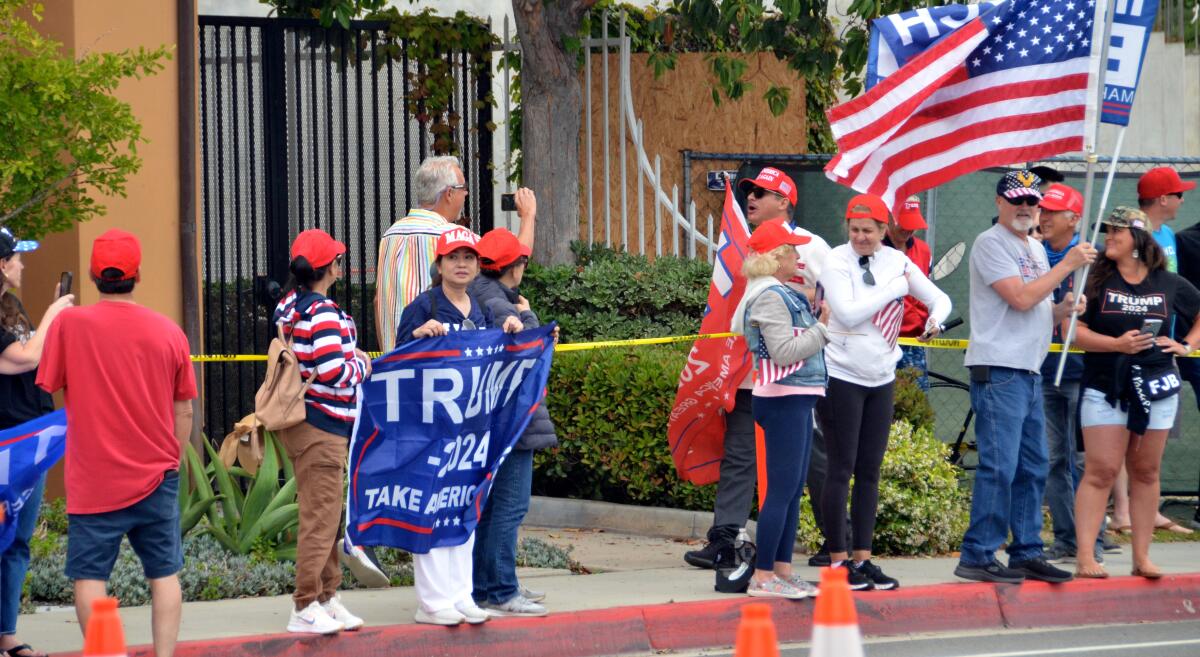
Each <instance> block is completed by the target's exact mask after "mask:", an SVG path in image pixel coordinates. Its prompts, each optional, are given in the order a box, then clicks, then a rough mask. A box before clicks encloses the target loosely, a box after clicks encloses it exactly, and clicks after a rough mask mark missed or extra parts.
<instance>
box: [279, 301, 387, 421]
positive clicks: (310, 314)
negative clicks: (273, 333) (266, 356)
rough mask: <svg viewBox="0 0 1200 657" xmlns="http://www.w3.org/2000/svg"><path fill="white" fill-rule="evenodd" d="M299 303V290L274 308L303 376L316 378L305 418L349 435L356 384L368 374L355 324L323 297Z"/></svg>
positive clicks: (308, 395) (306, 398)
mask: <svg viewBox="0 0 1200 657" xmlns="http://www.w3.org/2000/svg"><path fill="white" fill-rule="evenodd" d="M299 302H300V303H299V304H298V303H297V294H296V291H295V290H293V291H291V292H289V293H288V294H287V296H285V297H284V298H283V300H281V301H280V302H279V305H278V306H277V307H276V308H275V317H274V319H275V323H276V324H279V325H281V326H283V333H284V335H285V336H291V337H292V350H293V351H295V352H296V360H297V361H298V362H299V364H300V376H301V378H303V379H304V380H306V381H307V380H309V379H313V378H314V377H315V380H313V383H312V385H311V386H309V388H308V392H307V393H305V396H304V403H305V410H306V411H307V413H306V420H307V422H308V423H309V424H311V425H313V426H315V427H317V428H318V429H321V430H323V431H328V432H330V433H334V434H337V435H339V436H346V437H349V436H350V431H351V429H352V428H353V427H354V420H355V418H356V417H358V409H357V406H358V385H359V384H360V383H362V382H363V379H364V378H366V372H367V367H366V363H365V362H363V361H362V360H360V359H359V358H358V356H357V355H356V354H355V353H354V349H355V347H356V346H357V340H358V331H357V329H356V328H355V326H354V320H353V319H352V318H351V317H350V316H349V315H347V314H346V313H344V312H342V310H341V308H338V306H337V304H336V303H334V302H333V301H332V300H331V299H329V298H327V297H324V296H321V295H320V294H316V293H305V295H304V297H303V298H302V299H299ZM301 306H302V307H301Z"/></svg>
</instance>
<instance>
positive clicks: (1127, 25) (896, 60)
mask: <svg viewBox="0 0 1200 657" xmlns="http://www.w3.org/2000/svg"><path fill="white" fill-rule="evenodd" d="M990 4H995V3H994V2H988V1H987V0H985V1H984V2H981V3H980V4H970V5H942V6H939V7H920V8H917V9H913V10H911V11H905V12H901V13H899V14H892V15H890V16H883V17H882V18H877V19H875V20H874V21H872V22H871V40H870V46H869V50H868V55H867V80H866V83H867V88H868V89H870V88H871V87H873V86H875V84H876V83H878V82H879V81H880V80H882V79H884V78H886V77H887V76H889V75H891V74H892V73H895V72H896V71H897V70H899V69H900V67H902V66H904V65H905V64H907V63H908V61H909V60H910V59H912V58H913V57H915V56H917V55H918V54H920V53H921V52H923V51H924V50H925V49H926V48H928V47H929V46H931V45H933V44H934V43H937V42H938V41H940V40H941V39H943V38H944V37H945V36H946V35H948V34H949V33H950V32H951V31H952V30H955V29H957V28H959V27H961V26H962V25H963V24H965V23H966V22H967V21H969V20H971V19H973V18H975V17H976V16H978V15H979V12H980V10H981V9H986V8H987V7H988V5H990ZM1078 4H1079V5H1082V4H1083V2H1082V1H1081V2H1079V3H1078ZM1063 9H1064V12H1068V11H1074V10H1076V9H1077V7H1076V6H1070V7H1068V6H1066V5H1064V7H1063ZM1157 14H1158V0H1116V6H1115V7H1114V12H1113V26H1112V35H1111V38H1110V39H1109V45H1108V66H1107V71H1106V73H1105V75H1104V103H1103V105H1102V107H1101V112H1100V120H1101V121H1103V122H1104V123H1113V124H1117V125H1129V113H1130V111H1131V110H1132V109H1133V97H1134V94H1135V93H1136V92H1137V85H1138V79H1139V77H1140V76H1141V71H1142V62H1143V60H1144V59H1145V57H1146V45H1147V44H1148V43H1149V41H1150V31H1151V30H1152V29H1153V28H1154V18H1155V16H1156V15H1157ZM1056 15H1057V14H1053V15H1051V18H1053V17H1054V16H1056ZM1077 17H1078V16H1077ZM1065 18H1066V17H1065V16H1064V19H1065ZM1046 26H1047V25H1042V29H1043V35H1044V34H1045V32H1044V28H1045V27H1046ZM1031 27H1034V28H1036V27H1038V26H1037V25H1033V26H1031ZM1056 38H1057V37H1056ZM1030 41H1031V43H1032V38H1031V39H1030ZM1034 45H1041V44H1034ZM1005 47H1006V48H1007V44H1006V45H1005ZM1014 49H1015V46H1014ZM1018 54H1019V53H1018Z"/></svg>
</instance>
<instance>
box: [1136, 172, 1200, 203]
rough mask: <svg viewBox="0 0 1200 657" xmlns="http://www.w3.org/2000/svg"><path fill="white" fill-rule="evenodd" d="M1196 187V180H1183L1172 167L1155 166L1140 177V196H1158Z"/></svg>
mask: <svg viewBox="0 0 1200 657" xmlns="http://www.w3.org/2000/svg"><path fill="white" fill-rule="evenodd" d="M1195 188H1196V183H1195V182H1192V181H1185V180H1182V179H1181V178H1180V177H1179V174H1178V173H1176V172H1175V170H1174V169H1172V168H1171V167H1155V168H1153V169H1151V170H1149V171H1147V172H1146V173H1143V174H1142V177H1141V178H1138V198H1158V197H1160V196H1166V195H1167V194H1178V193H1180V192H1186V191H1188V190H1190V189H1195Z"/></svg>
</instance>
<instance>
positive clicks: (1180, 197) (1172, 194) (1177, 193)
mask: <svg viewBox="0 0 1200 657" xmlns="http://www.w3.org/2000/svg"><path fill="white" fill-rule="evenodd" d="M1168 196H1174V197H1175V198H1177V199H1180V200H1182V199H1183V192H1171V193H1170V194H1169V195H1168Z"/></svg>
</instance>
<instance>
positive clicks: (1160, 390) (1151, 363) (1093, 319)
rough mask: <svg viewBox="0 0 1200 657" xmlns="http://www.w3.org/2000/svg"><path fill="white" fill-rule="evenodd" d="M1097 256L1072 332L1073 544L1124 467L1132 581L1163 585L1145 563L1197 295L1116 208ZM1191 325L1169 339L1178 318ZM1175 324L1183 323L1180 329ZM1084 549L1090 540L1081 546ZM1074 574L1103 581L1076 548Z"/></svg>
mask: <svg viewBox="0 0 1200 657" xmlns="http://www.w3.org/2000/svg"><path fill="white" fill-rule="evenodd" d="M1101 228H1102V230H1104V231H1105V232H1106V233H1107V235H1108V237H1107V238H1106V239H1105V241H1104V253H1103V254H1102V255H1101V256H1100V257H1099V258H1098V259H1097V260H1096V265H1095V267H1094V268H1093V269H1092V273H1091V275H1090V276H1088V281H1087V288H1086V296H1087V299H1088V305H1087V311H1086V312H1084V314H1083V315H1081V316H1080V317H1079V320H1078V324H1077V325H1076V330H1077V332H1076V334H1075V340H1076V344H1077V345H1078V346H1079V347H1080V348H1081V349H1083V350H1084V352H1086V353H1084V355H1083V380H1082V382H1081V384H1080V387H1081V388H1082V389H1083V396H1082V399H1081V400H1080V402H1079V419H1080V421H1079V424H1080V426H1081V427H1082V428H1083V444H1084V448H1085V449H1084V470H1083V480H1082V481H1081V482H1080V483H1079V490H1078V491H1076V493H1075V536H1076V541H1077V543H1076V544H1077V545H1091V544H1092V543H1094V542H1095V541H1096V535H1097V534H1098V533H1099V531H1100V524H1101V522H1102V521H1103V519H1104V509H1105V505H1106V504H1107V502H1108V493H1109V491H1110V490H1112V486H1113V481H1114V480H1115V479H1116V476H1117V472H1119V471H1120V469H1121V466H1122V464H1124V465H1125V466H1126V468H1127V469H1128V471H1129V508H1130V517H1131V520H1132V525H1133V574H1134V575H1140V576H1141V577H1145V578H1147V579H1158V578H1160V577H1162V571H1161V570H1159V569H1158V567H1157V566H1155V565H1154V564H1153V563H1152V562H1151V561H1150V539H1151V538H1152V537H1153V534H1154V524H1155V515H1156V512H1157V509H1158V494H1159V469H1160V466H1161V465H1162V455H1163V449H1164V447H1165V446H1166V441H1167V432H1168V431H1169V430H1170V429H1171V426H1172V425H1173V424H1174V423H1175V414H1176V412H1178V410H1179V392H1180V391H1181V390H1182V384H1181V382H1180V378H1179V372H1178V370H1177V369H1176V368H1175V357H1176V356H1186V355H1187V354H1188V353H1190V352H1191V351H1192V346H1191V345H1194V344H1197V343H1200V291H1197V290H1196V288H1195V287H1193V286H1192V284H1191V283H1189V282H1188V281H1187V279H1185V278H1183V277H1181V276H1179V275H1177V274H1174V273H1171V272H1170V271H1167V265H1166V262H1167V257H1166V255H1165V254H1164V252H1163V250H1162V247H1160V246H1159V245H1158V243H1157V242H1155V240H1154V238H1153V236H1152V235H1151V233H1150V230H1149V221H1148V220H1147V218H1146V215H1145V214H1144V213H1143V212H1142V211H1140V210H1134V209H1131V208H1117V209H1115V210H1113V212H1112V214H1111V215H1110V216H1109V217H1108V218H1107V219H1105V220H1104V221H1103V222H1102V224H1101ZM1176 317H1181V318H1182V319H1183V320H1186V321H1187V322H1188V323H1190V324H1191V327H1192V328H1191V331H1189V332H1188V334H1187V335H1186V336H1181V335H1179V334H1178V333H1177V332H1174V330H1173V329H1174V327H1175V326H1176V322H1175V318H1176ZM1181 323H1182V322H1181ZM1078 541H1087V542H1078ZM1077 558H1078V563H1077V564H1076V570H1075V576H1076V577H1084V578H1094V579H1097V578H1105V577H1108V573H1107V572H1106V571H1105V570H1104V567H1103V566H1101V565H1100V564H1099V563H1097V562H1096V560H1095V558H1094V556H1093V555H1092V552H1091V550H1079V552H1078V554H1077Z"/></svg>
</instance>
